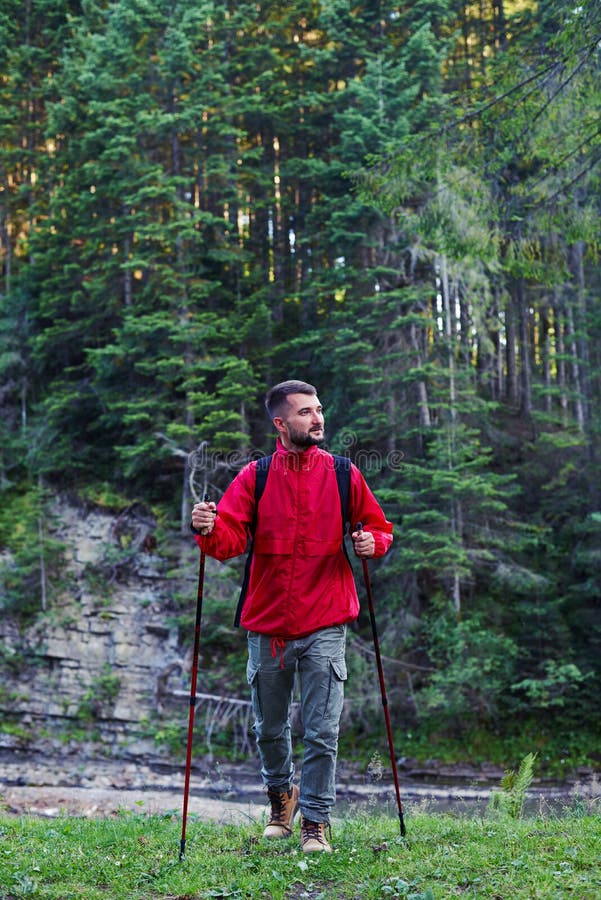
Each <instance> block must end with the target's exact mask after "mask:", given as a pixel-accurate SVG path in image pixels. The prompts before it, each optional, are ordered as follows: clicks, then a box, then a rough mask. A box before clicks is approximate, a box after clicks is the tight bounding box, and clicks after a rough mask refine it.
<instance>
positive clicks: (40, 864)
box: [0, 811, 601, 900]
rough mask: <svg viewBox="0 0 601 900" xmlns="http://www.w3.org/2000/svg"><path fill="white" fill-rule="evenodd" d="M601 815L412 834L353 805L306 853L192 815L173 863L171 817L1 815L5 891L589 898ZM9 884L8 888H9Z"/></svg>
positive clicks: (438, 899)
mask: <svg viewBox="0 0 601 900" xmlns="http://www.w3.org/2000/svg"><path fill="white" fill-rule="evenodd" d="M599 826H600V820H599V817H598V816H593V815H590V814H578V813H577V812H575V813H571V814H567V815H565V816H563V817H561V818H555V817H546V818H542V817H541V818H533V819H521V820H516V819H512V818H509V817H505V816H495V815H489V816H486V817H483V818H478V819H475V818H474V819H471V820H470V819H466V818H464V817H462V816H450V815H437V816H431V815H427V814H426V813H424V812H423V811H416V814H415V815H414V816H411V819H410V831H409V833H408V836H407V838H406V839H404V840H403V839H401V838H400V837H399V835H398V828H397V829H396V832H395V822H394V818H383V817H381V816H374V815H366V814H365V813H361V812H360V811H355V815H354V816H353V818H352V820H351V819H350V818H348V819H346V820H343V821H341V822H337V823H335V826H334V829H333V844H334V852H333V853H332V854H312V855H311V856H308V857H306V858H303V854H302V853H301V852H300V850H299V846H298V843H297V839H296V837H293V838H291V840H290V841H279V842H278V841H270V842H266V841H261V840H257V835H258V834H259V833H260V830H261V829H262V827H263V826H262V824H261V823H260V822H255V823H249V824H244V825H216V824H215V823H211V822H208V823H207V822H204V823H203V822H195V821H191V822H190V823H189V827H188V830H187V842H186V856H185V859H184V860H183V862H181V863H180V862H178V850H179V837H180V831H181V827H180V824H179V822H178V819H177V817H174V816H170V815H167V816H164V817H158V816H143V815H131V814H128V813H126V812H122V813H121V815H120V816H119V817H118V818H117V819H110V818H105V819H95V820H89V819H85V818H81V819H74V818H67V817H61V818H59V819H56V820H54V821H44V820H43V819H37V820H36V819H33V818H22V819H18V818H7V817H3V818H2V819H0V890H1V891H2V894H3V896H10V897H15V898H17V897H39V898H48V900H50V898H64V897H82V896H85V897H86V898H89V900H94V898H107V900H125V898H128V900H133V898H145V900H151V898H157V900H158V898H161V897H163V898H175V897H179V898H184V897H186V898H190V900H192V898H198V900H201V898H209V897H232V898H243V897H248V898H251V897H252V898H257V897H265V898H270V900H284V898H286V900H293V898H302V897H314V898H316V900H317V898H323V900H342V898H346V900H348V898H351V897H361V898H363V897H364V898H366V900H376V898H378V900H382V898H413V900H443V898H445V900H446V898H448V897H455V896H462V897H471V898H476V897H479V898H491V900H494V898H499V897H512V898H515V900H520V898H529V900H532V898H540V900H546V898H549V897H553V898H556V900H561V898H564V897H565V898H567V897H574V896H577V897H578V898H579V900H593V898H596V897H598V896H599V890H600V888H601V884H600V882H599V869H598V860H597V854H596V849H597V848H598V842H599V838H600V836H601V835H600V832H599ZM5 892H6V893H5Z"/></svg>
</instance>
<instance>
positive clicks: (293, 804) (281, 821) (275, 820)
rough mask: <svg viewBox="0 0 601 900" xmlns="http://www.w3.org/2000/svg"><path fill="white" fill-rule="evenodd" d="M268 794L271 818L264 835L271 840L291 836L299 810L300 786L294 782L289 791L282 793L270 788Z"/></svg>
mask: <svg viewBox="0 0 601 900" xmlns="http://www.w3.org/2000/svg"><path fill="white" fill-rule="evenodd" d="M267 796H268V797H269V802H270V803H271V818H270V820H269V822H268V823H267V827H266V828H265V831H264V832H263V837H264V838H269V839H270V840H273V839H274V838H289V837H290V835H291V834H292V826H293V824H294V817H295V815H296V812H297V810H298V787H297V786H296V785H295V784H293V785H292V787H291V788H290V790H289V791H284V792H283V793H282V794H280V793H279V791H272V790H270V789H269V788H268V789H267Z"/></svg>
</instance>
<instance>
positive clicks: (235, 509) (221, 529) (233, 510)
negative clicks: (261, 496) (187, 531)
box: [194, 463, 256, 562]
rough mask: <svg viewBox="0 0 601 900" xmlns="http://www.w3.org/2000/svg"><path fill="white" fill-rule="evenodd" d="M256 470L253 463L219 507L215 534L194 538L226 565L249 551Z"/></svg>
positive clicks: (242, 473) (239, 476) (213, 532)
mask: <svg viewBox="0 0 601 900" xmlns="http://www.w3.org/2000/svg"><path fill="white" fill-rule="evenodd" d="M255 467H256V463H249V464H248V465H247V466H245V467H244V468H243V469H242V471H241V472H239V473H238V475H236V477H235V478H234V480H233V481H232V483H231V484H230V486H229V487H228V488H227V490H226V492H225V494H224V495H223V497H222V498H221V500H220V501H219V503H218V505H217V515H216V517H215V525H214V527H213V531H212V532H211V534H209V535H208V536H206V537H204V536H203V535H200V534H195V535H194V538H195V540H196V543H197V544H198V546H199V547H200V548H201V549H202V550H204V551H205V553H207V554H208V556H212V557H213V558H214V559H218V560H221V561H222V562H223V560H226V559H231V558H232V557H233V556H239V555H240V554H241V553H244V552H245V550H246V548H247V545H248V540H249V537H250V528H251V524H252V521H253V516H254V510H255V479H256V473H255Z"/></svg>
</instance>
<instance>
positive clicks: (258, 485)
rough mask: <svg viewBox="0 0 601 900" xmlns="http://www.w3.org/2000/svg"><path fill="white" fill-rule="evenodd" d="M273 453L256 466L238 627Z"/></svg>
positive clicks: (239, 603) (239, 602)
mask: <svg viewBox="0 0 601 900" xmlns="http://www.w3.org/2000/svg"><path fill="white" fill-rule="evenodd" d="M272 456H273V454H270V455H269V456H261V457H260V458H259V459H258V460H257V466H256V470H255V472H256V481H255V510H254V513H253V520H252V523H251V526H250V533H251V539H250V547H249V548H248V553H247V555H246V565H245V566H244V578H243V579H242V587H241V588H240V596H239V598H238V606H237V608H236V615H235V617H234V625H235V627H236V628H237V627H238V626H239V625H240V616H241V615H242V607H243V606H244V601H245V599H246V592H247V590H248V582H249V580H250V566H251V563H252V558H253V538H254V534H255V528H256V526H257V508H258V506H259V500H260V499H261V497H262V496H263V491H264V490H265V484H266V482H267V474H268V472H269V466H270V465H271V458H272Z"/></svg>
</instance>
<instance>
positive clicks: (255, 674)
mask: <svg viewBox="0 0 601 900" xmlns="http://www.w3.org/2000/svg"><path fill="white" fill-rule="evenodd" d="M260 668H261V666H260V665H259V664H258V663H256V662H254V660H252V659H249V660H248V661H247V663H246V680H247V682H248V684H249V685H250V699H251V701H252V707H253V713H254V716H255V719H256V720H257V721H260V720H261V719H262V718H263V716H262V714H261V701H260V697H259V670H260Z"/></svg>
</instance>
